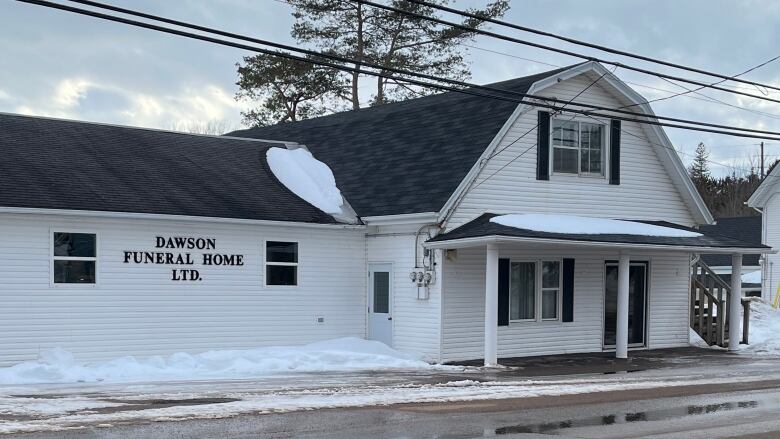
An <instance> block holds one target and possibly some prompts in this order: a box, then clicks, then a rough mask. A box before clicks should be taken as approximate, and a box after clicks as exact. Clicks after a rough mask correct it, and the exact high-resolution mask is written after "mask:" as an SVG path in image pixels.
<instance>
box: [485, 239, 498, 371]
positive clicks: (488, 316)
mask: <svg viewBox="0 0 780 439" xmlns="http://www.w3.org/2000/svg"><path fill="white" fill-rule="evenodd" d="M497 350H498V245H497V244H488V245H487V258H486V263H485V366H497V365H498V353H497Z"/></svg>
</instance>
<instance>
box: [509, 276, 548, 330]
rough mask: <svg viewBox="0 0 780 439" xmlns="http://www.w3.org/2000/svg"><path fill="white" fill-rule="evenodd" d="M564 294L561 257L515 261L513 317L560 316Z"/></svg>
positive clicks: (511, 280) (511, 292) (511, 290)
mask: <svg viewBox="0 0 780 439" xmlns="http://www.w3.org/2000/svg"><path fill="white" fill-rule="evenodd" d="M560 297H561V262H560V261H536V262H512V263H511V265H510V272H509V319H510V320H515V321H518V320H532V321H536V320H558V319H559V311H558V310H559V308H560V307H559V304H560V300H561V299H560Z"/></svg>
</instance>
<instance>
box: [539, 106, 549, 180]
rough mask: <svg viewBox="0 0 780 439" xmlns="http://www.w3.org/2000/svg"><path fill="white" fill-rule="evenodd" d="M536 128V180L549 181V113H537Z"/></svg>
mask: <svg viewBox="0 0 780 439" xmlns="http://www.w3.org/2000/svg"><path fill="white" fill-rule="evenodd" d="M538 117H539V124H538V126H537V127H536V179H537V180H549V179H550V113H548V112H546V111H540V112H539V115H538Z"/></svg>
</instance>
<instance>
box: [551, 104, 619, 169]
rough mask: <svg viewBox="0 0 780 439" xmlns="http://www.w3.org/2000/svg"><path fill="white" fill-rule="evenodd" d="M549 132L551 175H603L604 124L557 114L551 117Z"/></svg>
mask: <svg viewBox="0 0 780 439" xmlns="http://www.w3.org/2000/svg"><path fill="white" fill-rule="evenodd" d="M550 131H551V141H550V147H551V148H552V154H551V156H552V172H553V174H573V175H583V176H595V177H604V176H605V169H606V167H607V126H606V124H603V123H598V122H596V121H595V120H591V121H588V122H586V121H580V120H576V119H571V118H566V117H560V118H554V119H553V120H552V123H551V130H550Z"/></svg>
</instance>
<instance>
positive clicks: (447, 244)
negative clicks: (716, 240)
mask: <svg viewBox="0 0 780 439" xmlns="http://www.w3.org/2000/svg"><path fill="white" fill-rule="evenodd" d="M515 243H526V244H528V243H531V244H547V245H558V246H582V247H595V248H611V249H615V250H668V251H683V252H689V253H713V254H733V253H740V254H756V253H760V254H765V253H777V251H776V250H773V249H771V248H769V247H711V246H691V245H670V244H639V243H620V242H600V241H582V240H574V239H571V240H570V239H555V238H534V237H520V236H503V235H485V236H479V237H470V238H455V239H449V240H441V241H433V242H430V241H429V242H426V243H424V244H423V245H424V246H425V247H427V248H430V249H452V248H467V247H479V246H483V245H487V244H515Z"/></svg>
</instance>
